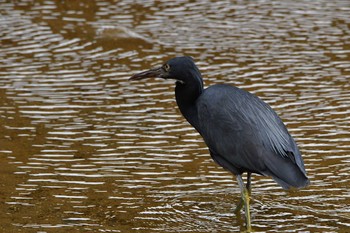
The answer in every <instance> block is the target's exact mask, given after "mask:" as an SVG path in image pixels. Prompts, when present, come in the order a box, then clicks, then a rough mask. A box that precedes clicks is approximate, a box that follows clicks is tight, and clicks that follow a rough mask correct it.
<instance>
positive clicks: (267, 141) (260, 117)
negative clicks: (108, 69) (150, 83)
mask: <svg viewBox="0 0 350 233" xmlns="http://www.w3.org/2000/svg"><path fill="white" fill-rule="evenodd" d="M150 77H159V78H163V79H174V80H176V88H175V96H176V102H177V105H178V106H179V108H180V111H181V113H182V115H183V116H184V117H185V118H186V119H187V121H188V122H189V123H190V124H191V125H192V126H193V127H194V128H195V129H196V130H197V131H198V132H199V133H200V135H201V136H202V137H203V139H204V141H205V143H206V144H207V146H208V147H209V151H210V155H211V157H212V158H213V160H214V161H215V162H216V163H218V164H219V165H221V166H222V167H223V168H225V169H226V170H228V171H230V172H232V173H233V174H234V175H235V176H236V177H237V180H238V184H239V187H240V190H241V195H242V198H241V201H240V203H239V204H238V206H237V208H236V211H239V210H240V209H241V208H242V206H243V205H244V208H245V216H246V227H247V230H248V231H250V230H251V224H250V213H249V194H250V189H251V187H250V184H251V174H252V173H257V174H260V175H264V176H271V177H272V178H273V179H274V180H275V181H276V182H277V183H278V184H279V185H281V186H282V188H284V189H289V188H291V187H295V188H302V187H305V186H307V185H308V183H309V180H308V178H307V176H306V171H305V168H304V162H303V159H302V157H301V154H300V152H299V149H298V147H297V145H296V143H295V141H294V139H293V138H292V136H291V135H290V134H289V133H288V131H287V129H286V127H285V125H284V124H283V122H282V120H281V119H280V118H279V117H278V115H277V114H276V112H274V111H273V110H272V109H271V107H270V106H269V105H268V104H266V103H265V102H263V101H262V100H261V99H259V98H258V97H257V96H255V95H253V94H251V93H249V92H247V91H244V90H242V89H239V88H237V87H234V86H230V85H226V84H216V85H213V86H210V87H208V88H207V89H204V87H203V80H202V76H201V73H200V72H199V70H198V68H197V66H196V65H195V64H194V61H193V59H192V58H191V57H176V58H173V59H170V60H169V61H167V62H166V63H165V64H164V65H163V66H161V67H158V68H154V69H151V70H148V71H144V72H142V73H139V74H135V75H133V76H132V77H131V78H130V80H140V79H144V78H150ZM245 172H246V173H247V174H248V175H247V184H246V185H244V182H243V179H242V174H243V173H245Z"/></svg>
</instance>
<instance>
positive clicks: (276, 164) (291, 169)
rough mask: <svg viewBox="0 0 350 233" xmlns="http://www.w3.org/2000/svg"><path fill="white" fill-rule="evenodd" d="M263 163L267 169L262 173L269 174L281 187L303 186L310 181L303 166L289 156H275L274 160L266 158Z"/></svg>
mask: <svg viewBox="0 0 350 233" xmlns="http://www.w3.org/2000/svg"><path fill="white" fill-rule="evenodd" d="M272 161H273V162H272ZM265 165H266V169H267V170H265V171H264V172H263V174H264V175H267V176H271V177H272V178H273V179H274V180H275V181H276V182H277V183H278V184H279V185H280V186H282V188H283V189H290V188H291V187H295V188H304V187H306V186H307V185H308V184H309V183H310V182H309V179H308V178H307V176H306V171H305V170H304V167H303V166H302V167H301V166H299V165H298V164H295V163H293V161H292V160H290V159H289V158H283V157H281V156H280V157H275V159H274V160H266V161H265Z"/></svg>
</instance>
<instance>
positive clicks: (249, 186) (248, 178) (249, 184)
mask: <svg viewBox="0 0 350 233" xmlns="http://www.w3.org/2000/svg"><path fill="white" fill-rule="evenodd" d="M251 182H252V173H250V172H248V174H247V185H246V188H247V190H248V193H249V195H250V194H251V192H252V189H251ZM243 204H244V202H243V199H242V197H241V199H239V202H238V203H237V206H236V208H235V213H236V214H238V213H239V211H240V210H241V209H242V207H243Z"/></svg>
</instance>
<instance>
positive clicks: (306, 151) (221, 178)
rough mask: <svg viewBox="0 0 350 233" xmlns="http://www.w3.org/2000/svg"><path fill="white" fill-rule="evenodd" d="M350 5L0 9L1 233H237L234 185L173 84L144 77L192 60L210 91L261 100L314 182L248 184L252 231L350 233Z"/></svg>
mask: <svg viewBox="0 0 350 233" xmlns="http://www.w3.org/2000/svg"><path fill="white" fill-rule="evenodd" d="M349 41H350V4H349V1H347V0H343V1H342V0H336V1H325V0H320V1H316V2H310V1H289V0H288V1H220V2H209V1H199V2H195V1H152V0H149V1H130V0H125V1H119V0H118V1H107V0H102V1H58V0H57V1H50V0H48V1H34V2H33V1H24V0H23V1H16V2H14V1H0V61H1V62H0V101H1V104H0V130H1V134H0V155H1V156H0V160H1V164H2V168H1V170H0V171H1V176H0V179H1V180H0V183H1V185H0V194H1V195H0V196H1V203H0V208H1V213H2V216H1V218H0V219H1V220H0V228H1V231H4V232H238V231H242V230H244V221H243V216H236V215H235V214H234V213H233V209H234V207H235V203H236V202H237V201H238V200H239V188H238V185H237V184H236V181H235V180H234V178H233V177H232V175H230V174H229V173H228V172H226V171H224V170H223V169H222V168H220V167H219V166H217V165H216V164H215V163H214V162H213V161H212V160H211V158H210V156H209V154H208V151H207V149H206V146H205V144H204V143H203V141H202V139H201V137H200V136H199V135H198V133H196V132H195V131H194V130H193V129H192V127H191V126H190V125H189V124H188V123H187V122H186V121H185V120H184V119H183V117H182V116H181V115H180V113H179V111H178V110H177V106H176V103H175V100H174V85H173V83H172V82H169V81H167V82H163V81H161V80H156V79H154V80H147V81H141V82H133V83H130V82H129V81H128V78H129V77H130V76H131V75H132V74H133V73H135V72H138V71H140V70H144V69H147V68H149V67H151V66H153V65H158V64H162V63H163V62H164V61H166V60H167V59H169V58H171V57H174V56H178V55H183V54H186V55H190V56H192V57H193V58H194V59H195V60H196V61H197V65H198V66H199V67H200V70H201V72H202V74H203V76H204V81H205V84H206V86H209V85H212V84H215V83H230V84H232V85H236V86H239V87H241V88H244V89H246V90H248V91H251V92H253V93H255V94H256V95H258V96H260V97H261V98H262V99H264V100H265V101H266V102H268V103H269V104H270V105H271V106H272V107H273V108H274V109H275V110H276V111H277V112H278V113H279V115H280V116H281V117H282V119H283V120H284V122H285V123H286V125H287V126H288V128H289V130H290V132H291V134H292V135H293V136H294V137H295V138H296V140H297V142H298V144H299V146H300V149H301V151H302V154H303V157H304V160H305V165H306V170H307V172H308V175H309V177H310V179H311V185H310V186H309V187H308V188H306V189H304V190H300V191H295V192H286V191H284V190H282V189H281V188H280V187H279V186H277V185H276V184H275V183H274V182H273V181H272V180H271V179H269V178H265V177H259V176H254V177H253V192H252V202H251V204H252V205H251V213H252V223H253V229H254V230H255V231H262V232H264V231H269V232H270V231H271V232H288V231H290V232H295V231H306V232H307V231H310V232H315V231H319V232H320V231H327V232H346V231H348V230H349V228H350V224H349V222H350V192H349V186H350V168H349V167H350V166H349V164H350V140H349V138H350V124H349V122H350V110H349V109H350V84H349V83H350V82H349V79H350V62H349V61H350V45H349Z"/></svg>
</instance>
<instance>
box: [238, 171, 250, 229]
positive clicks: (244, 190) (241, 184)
mask: <svg viewBox="0 0 350 233" xmlns="http://www.w3.org/2000/svg"><path fill="white" fill-rule="evenodd" d="M248 176H249V179H248V182H247V186H248V183H249V186H250V175H249V173H248ZM237 181H238V184H239V188H240V189H241V194H242V200H243V203H244V212H245V219H246V227H247V231H248V232H251V230H252V228H251V224H250V211H249V191H248V189H247V187H246V186H245V185H244V182H243V179H242V176H241V175H237Z"/></svg>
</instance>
